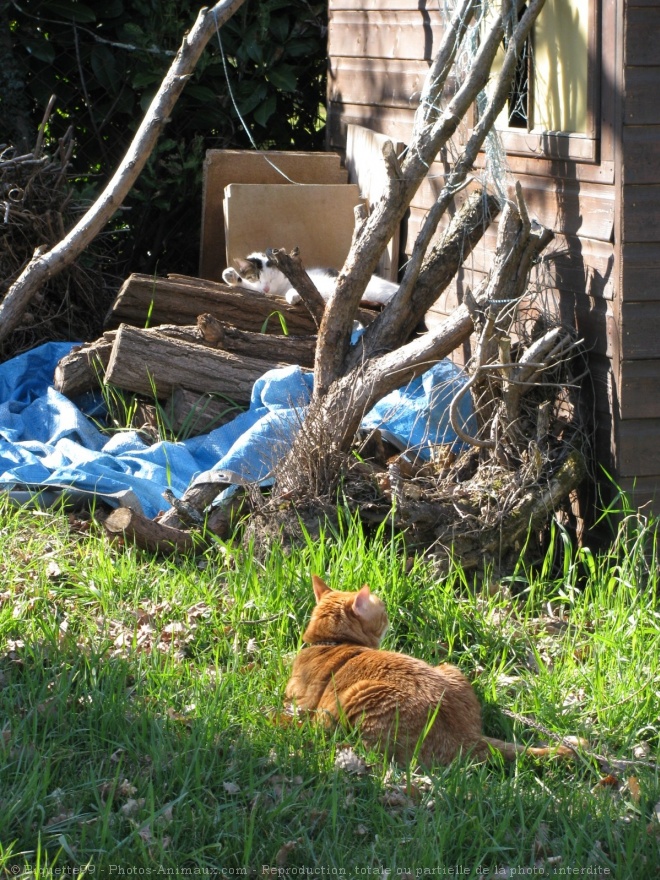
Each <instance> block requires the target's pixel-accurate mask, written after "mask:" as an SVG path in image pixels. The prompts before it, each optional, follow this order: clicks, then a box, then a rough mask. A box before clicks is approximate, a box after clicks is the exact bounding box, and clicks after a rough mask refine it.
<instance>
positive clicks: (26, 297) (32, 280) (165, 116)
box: [0, 0, 244, 342]
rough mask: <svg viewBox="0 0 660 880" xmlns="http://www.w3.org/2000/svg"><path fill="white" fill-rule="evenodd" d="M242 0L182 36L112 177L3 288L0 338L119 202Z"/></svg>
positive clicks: (229, 0) (200, 19) (230, 0)
mask: <svg viewBox="0 0 660 880" xmlns="http://www.w3.org/2000/svg"><path fill="white" fill-rule="evenodd" d="M243 3H244V0H220V2H219V3H216V5H215V6H213V7H212V8H210V9H209V8H206V7H205V8H203V9H201V10H200V12H199V15H198V16H197V21H196V22H195V24H194V25H193V27H192V29H191V30H190V31H189V32H188V33H187V34H186V35H185V36H184V38H183V42H182V43H181V47H180V48H179V51H178V52H177V54H176V57H175V59H174V61H173V62H172V66H171V67H170V69H169V71H168V73H167V75H166V77H165V79H164V80H163V82H162V83H161V86H160V88H159V89H158V91H157V93H156V95H155V96H154V99H153V101H152V102H151V105H150V107H149V110H148V111H147V113H146V115H145V117H144V119H143V120H142V124H141V125H140V127H139V128H138V130H137V132H136V134H135V137H134V138H133V142H132V143H131V145H130V147H129V148H128V151H127V153H126V155H125V156H124V159H123V160H122V163H121V165H120V166H119V168H118V169H117V171H116V172H115V174H114V175H113V177H112V179H111V180H110V182H109V183H108V185H107V186H106V188H105V189H104V191H103V192H102V193H101V195H100V196H99V198H98V199H97V200H96V201H95V202H94V204H93V205H92V207H91V208H90V209H89V211H87V213H86V214H85V215H84V216H83V217H82V218H81V219H80V220H79V222H78V223H77V224H76V225H75V226H74V227H73V229H72V230H71V231H70V232H69V233H68V234H67V235H66V236H65V237H64V238H63V239H62V240H61V241H60V242H59V243H58V244H56V245H55V247H53V248H51V250H50V251H43V250H42V249H41V248H37V249H36V250H35V252H34V255H33V257H32V259H31V260H30V262H29V263H28V264H27V266H26V267H25V269H24V270H23V272H22V273H21V274H20V276H19V277H18V278H17V280H16V281H15V282H14V283H13V284H12V285H11V287H10V288H9V289H8V291H7V293H6V294H5V297H4V299H3V301H2V304H1V305H0V342H3V341H4V340H5V339H6V338H7V337H8V336H9V334H10V333H11V332H12V331H13V330H14V328H15V327H16V326H17V324H18V323H19V321H20V319H21V316H22V314H23V312H24V311H25V309H26V307H27V305H28V303H29V302H30V300H31V299H32V297H33V296H34V294H35V293H37V291H38V290H39V288H40V287H41V286H42V285H43V284H44V283H45V282H46V281H47V280H48V279H49V278H52V277H53V276H55V275H57V274H58V273H59V272H61V271H62V270H63V269H65V268H66V267H67V266H69V265H71V263H73V262H74V260H75V259H76V258H77V257H78V256H79V255H80V254H81V253H82V252H83V251H84V250H85V248H86V247H87V245H88V244H89V243H90V242H91V241H92V240H93V239H94V238H95V236H96V235H98V233H99V232H100V231H101V229H103V227H104V226H105V224H106V223H107V222H108V221H109V220H110V218H111V217H112V216H113V214H114V213H115V211H116V210H117V209H118V208H119V207H120V205H121V204H122V202H123V201H124V199H125V198H126V196H127V195H128V193H129V192H130V190H131V187H132V186H133V184H134V183H135V181H136V180H137V178H138V175H139V174H140V172H141V171H142V169H143V167H144V165H145V164H146V162H147V159H148V158H149V156H150V155H151V152H152V150H153V148H154V146H155V145H156V142H157V140H158V138H159V136H160V134H161V132H162V130H163V129H164V127H165V125H166V124H167V122H168V120H169V118H170V114H171V112H172V109H173V108H174V105H175V104H176V102H177V100H178V98H179V95H180V94H181V92H182V91H183V88H184V86H185V84H186V82H187V80H188V78H189V77H190V76H191V75H192V72H193V70H194V69H195V65H196V64H197V62H198V60H199V58H200V56H201V54H202V52H203V51H204V49H205V47H206V44H207V43H208V41H209V40H210V38H211V37H212V35H213V34H214V33H215V29H216V27H220V26H221V25H222V24H224V23H225V21H227V19H229V18H230V17H231V16H232V15H233V13H234V12H235V11H236V10H237V9H238V8H239V7H240V6H241V5H242V4H243Z"/></svg>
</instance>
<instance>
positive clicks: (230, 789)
mask: <svg viewBox="0 0 660 880" xmlns="http://www.w3.org/2000/svg"><path fill="white" fill-rule="evenodd" d="M222 787H223V788H224V790H225V791H226V792H227V794H238V793H239V792H240V790H241V787H240V785H236V783H235V782H223V783H222Z"/></svg>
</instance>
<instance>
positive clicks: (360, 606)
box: [353, 584, 371, 617]
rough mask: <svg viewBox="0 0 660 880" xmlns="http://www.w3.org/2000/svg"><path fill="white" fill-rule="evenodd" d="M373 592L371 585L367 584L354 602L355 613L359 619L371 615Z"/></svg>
mask: <svg viewBox="0 0 660 880" xmlns="http://www.w3.org/2000/svg"><path fill="white" fill-rule="evenodd" d="M370 596H371V590H370V589H369V584H365V585H364V586H363V587H362V588H361V589H360V590H359V591H358V593H357V595H356V597H355V599H354V600H353V611H355V613H356V614H357V616H358V617H366V616H367V615H368V613H369V607H370V602H369V599H370Z"/></svg>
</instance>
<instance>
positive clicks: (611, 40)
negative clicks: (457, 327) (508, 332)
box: [327, 0, 660, 500]
mask: <svg viewBox="0 0 660 880" xmlns="http://www.w3.org/2000/svg"><path fill="white" fill-rule="evenodd" d="M597 2H598V8H599V17H598V28H599V39H598V40H597V45H598V50H597V52H598V55H597V57H596V59H595V61H594V64H595V67H594V69H595V71H596V74H597V76H596V80H595V88H594V95H595V96H596V97H595V99H594V100H595V103H594V113H595V118H596V119H597V136H598V148H597V154H596V156H595V158H592V159H591V160H589V161H587V160H585V161H573V160H568V159H565V158H564V159H560V158H552V155H551V154H550V153H548V154H540V153H538V151H537V152H533V151H532V150H531V148H530V149H529V150H526V149H524V148H522V149H519V150H517V152H516V153H515V154H511V155H509V156H508V164H509V167H510V169H511V171H512V173H513V175H514V176H515V177H516V178H517V179H519V180H520V181H521V183H522V186H523V192H524V194H525V198H526V201H527V204H528V208H529V211H530V214H531V215H532V216H533V217H536V218H537V219H538V220H539V221H540V222H541V223H543V224H544V225H546V226H549V227H550V228H551V229H553V231H554V232H555V234H556V238H555V241H554V242H553V243H552V245H551V246H550V248H549V249H548V252H547V253H546V255H545V256H544V259H543V261H542V263H541V265H540V266H539V268H538V274H537V277H536V278H535V279H533V283H535V284H537V285H538V286H539V287H540V288H542V289H543V291H544V295H545V296H546V298H547V300H548V302H550V303H551V304H552V305H553V307H554V308H555V309H556V311H557V313H558V314H560V315H561V316H562V318H563V319H565V320H566V321H567V322H568V323H570V324H571V325H572V326H574V327H575V328H576V329H577V331H578V333H579V334H580V335H581V336H582V337H583V338H584V339H585V343H586V345H587V347H588V349H589V363H590V368H591V379H592V384H593V389H594V408H595V411H596V412H597V413H598V418H597V428H598V430H597V432H596V435H597V436H596V456H597V459H598V461H599V462H600V463H601V464H603V465H604V466H605V467H606V468H607V469H608V471H609V472H610V473H613V474H614V475H615V477H617V478H618V477H620V478H621V480H626V481H627V482H626V488H631V487H632V482H633V478H634V477H636V476H639V477H640V480H641V479H642V478H643V481H642V482H640V483H639V486H638V487H637V488H635V496H634V497H635V499H637V498H638V497H639V498H640V499H645V500H647V499H648V498H650V497H651V496H653V495H654V494H655V490H656V483H657V487H658V489H659V491H658V493H657V495H658V498H659V499H660V442H658V440H660V395H658V393H657V391H656V388H657V387H658V382H659V381H660V342H658V341H657V340H660V99H659V98H658V95H660V50H659V49H658V45H660V0H597ZM329 13H330V15H329V30H328V53H329V76H328V126H327V137H328V146H329V148H332V149H336V150H339V151H341V150H342V149H343V148H344V145H345V141H346V126H347V124H349V123H354V124H358V125H363V126H366V127H367V128H371V129H373V130H374V131H378V132H382V133H383V134H386V135H387V136H388V137H391V138H392V139H393V140H395V141H400V142H402V143H404V144H405V143H407V142H408V140H409V137H410V131H411V127H412V121H413V116H414V112H415V109H416V106H417V103H416V101H417V96H418V94H419V90H420V88H421V86H422V83H423V78H424V75H425V72H426V70H427V69H428V66H429V63H430V60H431V58H432V57H433V53H434V52H436V51H437V49H438V46H439V44H440V40H441V37H442V19H441V15H440V13H439V11H438V4H436V3H434V2H432V0H329ZM468 124H470V121H468ZM466 134H467V131H466V127H464V128H463V129H462V130H459V132H458V134H457V138H456V142H457V145H458V146H459V147H460V144H461V143H462V142H464V140H465V137H466ZM530 140H531V139H530ZM521 143H523V147H524V137H523V138H522V140H521ZM482 164H483V162H482V159H481V158H480V160H479V161H478V162H477V163H476V166H477V167H476V171H477V172H478V171H479V170H480V167H481V166H482ZM445 170H446V169H445V168H444V166H443V163H442V157H440V159H439V161H437V162H436V163H434V165H433V166H432V167H431V168H430V169H429V175H428V177H427V179H426V180H425V181H424V182H423V183H422V185H421V186H420V189H419V190H418V192H417V193H416V195H415V197H414V199H413V202H412V205H411V209H410V211H409V215H408V217H407V218H406V220H405V221H404V225H403V229H402V255H401V259H402V262H403V260H405V258H406V256H409V255H410V252H411V249H412V245H413V243H414V240H415V237H416V235H417V233H418V232H419V229H420V226H421V223H422V222H423V219H424V216H425V214H426V212H427V211H428V209H429V207H430V206H431V204H432V203H433V200H434V199H435V197H436V196H437V194H438V192H439V191H440V189H441V187H442V182H443V177H442V174H443V173H444V171H445ZM447 222H448V221H446V222H445V223H444V224H441V227H440V229H439V231H438V235H441V234H442V232H443V230H444V229H445V228H446V223H447ZM496 232H497V227H496V224H494V225H493V226H492V227H491V229H489V230H488V231H487V232H486V233H485V235H484V237H483V239H482V241H481V242H480V243H479V245H478V246H477V247H476V248H475V250H474V252H473V253H472V254H471V255H470V257H469V258H468V260H467V261H466V265H465V266H464V268H463V269H462V270H461V271H460V272H459V273H458V275H457V277H456V278H455V279H454V281H453V282H452V284H451V285H450V287H449V288H448V289H447V290H446V291H445V292H444V293H443V294H442V296H441V297H440V298H439V300H438V301H437V303H436V304H435V306H434V307H433V309H432V310H431V312H430V314H429V322H430V323H432V324H433V323H436V322H437V321H440V320H442V318H443V316H445V315H447V314H450V313H451V311H452V310H453V309H454V308H455V307H456V305H457V304H458V303H459V302H461V301H462V298H463V296H464V293H465V290H466V288H467V287H471V288H473V287H474V286H475V285H476V284H477V283H478V282H479V280H480V279H481V278H483V276H484V273H485V272H487V271H488V269H489V267H490V263H491V260H492V254H493V249H494V245H495V239H496ZM465 355H466V356H469V346H468V350H467V351H466V352H465ZM458 360H459V361H460V360H461V353H460V352H459V353H458ZM653 438H654V439H655V445H654V442H653ZM640 487H641V488H640Z"/></svg>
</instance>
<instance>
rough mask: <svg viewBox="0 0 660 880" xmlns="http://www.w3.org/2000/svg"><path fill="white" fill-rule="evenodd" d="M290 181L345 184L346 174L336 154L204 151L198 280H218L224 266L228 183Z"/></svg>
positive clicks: (281, 182)
mask: <svg viewBox="0 0 660 880" xmlns="http://www.w3.org/2000/svg"><path fill="white" fill-rule="evenodd" d="M278 169H279V170H278ZM280 172H282V173H283V174H285V175H286V177H283V176H282V173H280ZM291 182H295V183H346V182H347V171H346V169H345V168H342V167H341V164H340V158H339V156H338V155H337V153H301V152H286V153H285V152H278V151H275V150H273V151H270V152H268V153H267V154H266V153H260V152H256V151H250V150H208V152H207V153H206V160H205V162H204V190H203V193H204V194H203V202H202V235H201V248H200V259H199V275H200V278H208V279H209V280H210V281H222V270H223V269H224V268H225V267H226V266H227V260H226V246H225V218H224V214H223V200H224V193H225V187H226V186H227V185H228V184H230V183H280V184H290V183H291ZM244 256H245V255H244Z"/></svg>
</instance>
